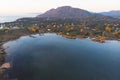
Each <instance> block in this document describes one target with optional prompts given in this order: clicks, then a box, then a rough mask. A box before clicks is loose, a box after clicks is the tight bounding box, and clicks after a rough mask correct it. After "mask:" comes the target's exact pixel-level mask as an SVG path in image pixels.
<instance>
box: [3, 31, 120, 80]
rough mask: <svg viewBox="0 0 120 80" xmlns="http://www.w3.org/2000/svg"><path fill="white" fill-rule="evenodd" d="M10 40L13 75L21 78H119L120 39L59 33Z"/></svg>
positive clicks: (44, 79) (39, 79)
mask: <svg viewBox="0 0 120 80" xmlns="http://www.w3.org/2000/svg"><path fill="white" fill-rule="evenodd" d="M34 36H35V37H36V38H32V37H29V36H24V37H21V38H19V39H17V40H14V41H10V42H7V43H6V44H4V46H10V48H8V49H7V50H6V52H7V53H8V55H9V56H7V57H6V61H11V62H12V69H11V70H10V71H9V75H10V78H17V79H18V80H120V42H118V41H107V42H106V43H97V42H92V41H90V40H89V39H85V40H79V39H78V40H77V39H67V38H64V37H61V36H58V35H56V34H49V33H47V34H44V35H34Z"/></svg>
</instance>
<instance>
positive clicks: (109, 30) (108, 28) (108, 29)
mask: <svg viewBox="0 0 120 80" xmlns="http://www.w3.org/2000/svg"><path fill="white" fill-rule="evenodd" d="M111 30H112V29H111V27H110V25H109V24H108V25H107V26H106V27H105V31H107V32H111Z"/></svg>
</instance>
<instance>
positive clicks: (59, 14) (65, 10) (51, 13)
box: [37, 6, 92, 18]
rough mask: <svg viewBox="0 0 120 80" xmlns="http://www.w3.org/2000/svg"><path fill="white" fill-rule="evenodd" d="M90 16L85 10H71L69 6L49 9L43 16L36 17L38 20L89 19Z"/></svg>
mask: <svg viewBox="0 0 120 80" xmlns="http://www.w3.org/2000/svg"><path fill="white" fill-rule="evenodd" d="M91 15H92V14H91V13H90V12H88V11H86V10H83V9H79V8H73V7H70V6H62V7H58V8H56V9H50V10H48V11H46V12H45V13H44V14H41V15H38V16H37V17H38V18H46V17H49V18H84V17H89V16H91Z"/></svg>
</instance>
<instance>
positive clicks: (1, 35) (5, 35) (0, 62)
mask: <svg viewBox="0 0 120 80" xmlns="http://www.w3.org/2000/svg"><path fill="white" fill-rule="evenodd" d="M44 33H47V31H46V32H44ZM44 33H40V32H30V31H29V30H27V29H16V30H9V31H8V32H0V80H4V79H3V78H4V76H5V75H6V74H4V73H5V72H6V71H7V70H8V69H9V68H10V67H11V64H10V63H9V62H5V57H6V53H5V50H6V49H7V48H3V46H2V45H3V44H4V43H5V42H7V41H10V40H14V39H18V38H19V37H21V36H27V35H29V36H31V34H44ZM49 33H56V32H49ZM56 34H57V35H60V36H62V37H65V38H69V39H83V38H84V39H86V38H88V37H90V39H91V41H94V42H99V43H105V40H116V41H120V39H117V38H112V37H111V38H110V37H105V36H92V37H91V36H84V35H80V34H79V35H67V34H64V33H60V32H58V33H56ZM1 66H2V68H1Z"/></svg>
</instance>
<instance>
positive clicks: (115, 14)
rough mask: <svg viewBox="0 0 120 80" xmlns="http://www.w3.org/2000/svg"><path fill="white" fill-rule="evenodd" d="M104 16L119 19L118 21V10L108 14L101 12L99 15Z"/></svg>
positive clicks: (119, 16) (119, 14)
mask: <svg viewBox="0 0 120 80" xmlns="http://www.w3.org/2000/svg"><path fill="white" fill-rule="evenodd" d="M100 14H102V15H104V16H110V17H114V18H119V19H120V10H112V11H109V12H102V13H100Z"/></svg>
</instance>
